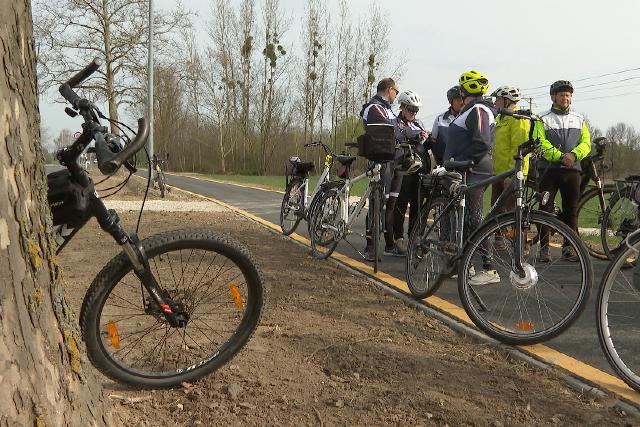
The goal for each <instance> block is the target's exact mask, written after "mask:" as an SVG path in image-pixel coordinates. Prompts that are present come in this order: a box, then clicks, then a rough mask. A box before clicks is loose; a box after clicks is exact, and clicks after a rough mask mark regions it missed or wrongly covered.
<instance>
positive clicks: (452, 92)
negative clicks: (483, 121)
mask: <svg viewBox="0 0 640 427" xmlns="http://www.w3.org/2000/svg"><path fill="white" fill-rule="evenodd" d="M456 98H462V90H461V89H460V86H457V85H456V86H454V87H452V88H451V89H449V90H448V91H447V101H449V103H451V101H453V100H454V99H456Z"/></svg>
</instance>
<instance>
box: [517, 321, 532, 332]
mask: <svg viewBox="0 0 640 427" xmlns="http://www.w3.org/2000/svg"><path fill="white" fill-rule="evenodd" d="M516 329H519V330H521V331H531V330H533V322H525V321H524V320H521V321H520V322H518V323H516Z"/></svg>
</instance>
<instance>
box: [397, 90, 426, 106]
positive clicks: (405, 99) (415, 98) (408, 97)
mask: <svg viewBox="0 0 640 427" xmlns="http://www.w3.org/2000/svg"><path fill="white" fill-rule="evenodd" d="M398 103H399V104H400V105H402V104H404V105H409V106H411V107H418V108H419V107H422V99H420V95H418V94H417V93H415V92H414V91H412V90H405V91H404V92H402V93H401V94H400V95H398Z"/></svg>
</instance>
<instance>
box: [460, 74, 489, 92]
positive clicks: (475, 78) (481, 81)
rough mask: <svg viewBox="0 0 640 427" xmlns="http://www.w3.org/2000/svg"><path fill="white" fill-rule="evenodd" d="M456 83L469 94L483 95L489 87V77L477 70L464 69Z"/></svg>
mask: <svg viewBox="0 0 640 427" xmlns="http://www.w3.org/2000/svg"><path fill="white" fill-rule="evenodd" d="M458 83H459V84H460V86H461V87H462V90H463V91H464V92H466V93H467V94H469V95H484V94H485V93H487V89H489V79H488V78H487V76H485V75H484V74H482V73H481V72H479V71H475V70H471V71H466V72H464V73H462V74H461V75H460V79H459V80H458Z"/></svg>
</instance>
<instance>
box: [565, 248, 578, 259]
mask: <svg viewBox="0 0 640 427" xmlns="http://www.w3.org/2000/svg"><path fill="white" fill-rule="evenodd" d="M562 259H563V260H565V261H569V262H577V261H578V254H576V251H575V250H574V249H573V248H572V247H570V246H567V247H565V248H562Z"/></svg>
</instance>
